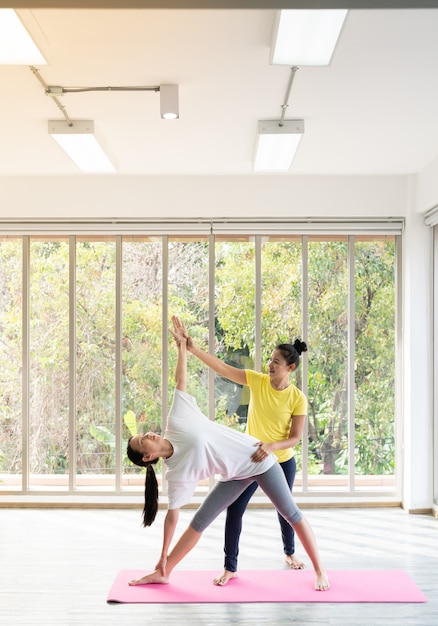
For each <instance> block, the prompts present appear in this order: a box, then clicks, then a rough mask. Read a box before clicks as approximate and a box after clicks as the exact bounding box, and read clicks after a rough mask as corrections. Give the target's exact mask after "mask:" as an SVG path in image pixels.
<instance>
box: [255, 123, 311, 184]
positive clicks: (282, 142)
mask: <svg viewBox="0 0 438 626" xmlns="http://www.w3.org/2000/svg"><path fill="white" fill-rule="evenodd" d="M303 134H304V120H284V121H283V122H282V123H280V122H279V121H278V120H263V121H259V123H258V134H257V146H256V156H255V160H254V171H256V172H266V173H268V172H270V173H273V172H279V173H281V172H288V171H289V169H290V166H291V164H292V160H293V158H294V156H295V152H296V150H297V148H298V144H299V143H300V140H301V137H302V136H303Z"/></svg>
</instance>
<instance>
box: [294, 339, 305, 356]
mask: <svg viewBox="0 0 438 626" xmlns="http://www.w3.org/2000/svg"><path fill="white" fill-rule="evenodd" d="M294 348H295V350H296V351H297V352H298V354H299V355H301V353H302V352H307V344H306V342H305V341H301V339H295V341H294Z"/></svg>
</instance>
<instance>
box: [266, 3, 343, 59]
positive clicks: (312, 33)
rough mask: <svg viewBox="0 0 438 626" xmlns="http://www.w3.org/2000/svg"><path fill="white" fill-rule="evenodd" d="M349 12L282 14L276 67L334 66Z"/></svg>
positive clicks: (273, 53)
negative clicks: (337, 45) (333, 61)
mask: <svg viewBox="0 0 438 626" xmlns="http://www.w3.org/2000/svg"><path fill="white" fill-rule="evenodd" d="M346 15H347V9H314V10H312V9H297V10H285V11H279V12H278V14H277V20H276V23H275V28H274V37H273V42H272V47H271V63H272V64H273V65H298V66H303V65H316V66H322V65H330V61H331V58H332V55H333V51H334V49H335V46H336V42H337V41H338V37H339V35H340V32H341V29H342V26H343V24H344V20H345V17H346Z"/></svg>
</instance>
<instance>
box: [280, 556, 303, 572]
mask: <svg viewBox="0 0 438 626" xmlns="http://www.w3.org/2000/svg"><path fill="white" fill-rule="evenodd" d="M285 560H286V563H287V565H289V567H290V568H291V569H304V567H305V566H304V563H303V562H302V561H300V560H299V559H297V557H296V556H295V554H287V555H286V559H285Z"/></svg>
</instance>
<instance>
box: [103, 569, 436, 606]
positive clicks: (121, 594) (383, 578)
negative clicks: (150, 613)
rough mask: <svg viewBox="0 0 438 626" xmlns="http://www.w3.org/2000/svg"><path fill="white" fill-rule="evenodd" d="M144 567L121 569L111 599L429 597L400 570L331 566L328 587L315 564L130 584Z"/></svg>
mask: <svg viewBox="0 0 438 626" xmlns="http://www.w3.org/2000/svg"><path fill="white" fill-rule="evenodd" d="M145 573H146V572H145V571H144V570H121V571H120V572H119V573H118V574H117V576H116V579H115V581H114V583H113V585H112V587H111V589H110V592H109V594H108V597H107V602H121V603H140V604H141V603H155V604H156V603H160V604H161V603H195V604H197V603H204V602H222V603H223V602H242V603H243V602H426V598H425V596H424V595H423V593H422V592H421V591H420V589H419V588H418V587H417V586H416V584H415V583H414V581H413V580H412V579H411V578H410V576H409V574H407V573H406V572H404V571H402V570H363V571H362V570H353V571H351V570H333V571H329V572H328V575H329V579H330V585H331V587H330V589H329V590H328V591H315V590H314V589H313V583H314V574H313V571H311V570H278V571H277V570H275V571H274V570H272V571H271V570H270V571H266V570H251V571H240V572H239V575H238V578H234V579H232V580H231V581H230V582H229V583H228V585H226V586H225V587H216V586H215V585H213V583H212V580H213V578H214V577H215V576H217V574H218V572H217V571H180V570H175V571H174V572H173V573H172V577H171V580H170V583H169V584H167V585H157V584H154V585H139V586H135V587H131V586H129V584H128V583H129V581H130V580H133V579H137V578H141V576H144V575H145Z"/></svg>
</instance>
